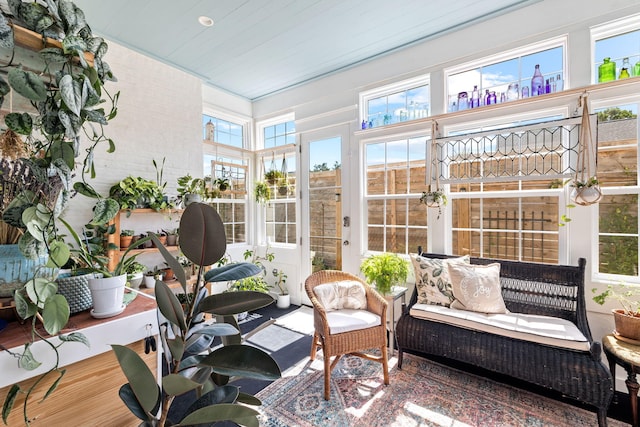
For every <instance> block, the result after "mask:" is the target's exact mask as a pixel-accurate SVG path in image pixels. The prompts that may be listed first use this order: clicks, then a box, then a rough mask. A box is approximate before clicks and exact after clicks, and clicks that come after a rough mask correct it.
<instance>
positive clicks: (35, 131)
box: [0, 0, 119, 425]
mask: <svg viewBox="0 0 640 427" xmlns="http://www.w3.org/2000/svg"><path fill="white" fill-rule="evenodd" d="M0 12H1V13H0V48H2V49H4V50H8V51H9V52H10V54H9V57H11V58H13V56H14V55H13V53H15V51H16V49H17V48H16V45H15V44H14V34H24V33H25V30H24V28H26V29H28V30H30V31H32V32H33V33H31V34H32V36H34V39H36V40H42V43H43V44H42V49H41V50H39V52H38V57H37V59H38V60H37V61H35V62H36V63H35V64H29V69H27V67H26V66H24V65H23V64H20V63H14V62H11V61H10V62H9V63H8V64H4V69H5V70H7V74H6V76H7V79H6V80H5V78H3V77H2V75H0V105H1V104H2V103H4V101H5V97H7V96H8V95H11V96H13V99H16V98H17V97H18V96H19V97H22V98H23V99H25V100H26V101H27V102H28V104H30V106H31V107H30V112H26V111H18V112H10V113H9V114H7V115H6V116H5V119H4V122H5V125H6V130H5V131H4V132H3V134H2V135H0V140H2V141H4V142H5V143H6V142H7V141H9V142H12V143H13V145H14V146H15V144H16V143H18V141H19V143H23V146H24V147H25V150H24V151H23V152H21V153H19V154H18V155H16V156H6V155H5V151H4V150H3V152H2V156H0V157H1V158H0V184H1V185H2V186H3V188H4V189H5V190H6V189H7V188H9V189H10V193H9V194H8V193H7V192H6V191H5V192H4V195H5V197H4V200H2V201H1V203H0V214H1V215H2V221H1V224H0V231H1V232H0V236H4V237H3V239H4V238H7V239H9V238H10V239H11V241H6V240H2V241H0V244H5V243H12V242H13V241H14V240H15V238H16V236H19V238H18V245H19V247H20V250H21V252H22V253H23V254H24V256H25V257H27V258H35V257H38V256H39V255H42V254H47V255H48V264H47V267H50V268H52V269H55V268H59V267H61V266H63V265H64V264H65V263H66V262H67V260H68V259H69V255H70V248H69V246H68V245H67V243H65V241H64V239H63V236H62V235H61V234H60V233H59V231H58V219H59V215H60V213H61V212H62V211H63V209H64V207H65V205H66V202H67V201H68V199H69V196H70V194H71V192H72V190H75V191H77V192H79V193H81V194H84V195H87V196H90V197H94V198H96V199H98V202H97V204H96V211H95V215H94V220H93V221H92V222H94V223H96V224H104V223H106V222H107V221H108V218H106V217H105V216H104V215H105V214H106V213H108V212H113V211H114V210H115V211H116V212H117V210H118V207H117V202H115V201H113V200H111V199H103V198H100V197H99V195H98V194H97V192H96V191H95V190H94V189H93V188H92V187H91V185H90V184H89V183H88V181H87V179H88V178H93V177H94V176H95V167H94V163H93V158H94V156H93V154H94V151H95V149H96V148H97V147H98V146H100V145H104V146H105V147H106V148H107V151H108V152H112V151H113V150H114V149H115V144H114V142H113V141H112V140H111V139H109V138H108V137H107V136H105V134H104V126H105V125H107V124H108V122H109V121H110V120H111V119H113V118H114V117H115V116H116V112H117V109H116V104H117V99H118V96H119V94H118V93H116V94H115V95H111V94H110V93H109V92H107V90H106V89H105V87H104V85H105V83H106V82H107V81H109V80H115V79H114V76H113V74H112V72H111V70H110V68H109V65H108V64H107V63H106V62H105V61H104V59H103V58H104V55H105V53H106V52H107V48H108V47H107V44H106V42H105V41H104V40H103V39H102V38H100V37H94V36H93V34H92V32H91V29H90V27H89V26H88V25H87V23H86V21H85V18H84V13H83V12H82V11H81V10H80V9H79V8H77V7H76V6H75V4H74V3H73V2H71V1H67V0H46V1H44V2H22V1H21V0H9V1H8V2H7V3H6V5H4V6H3V7H2V9H1V10H0ZM27 33H28V32H27ZM31 70H33V71H31ZM11 92H13V93H11ZM105 107H106V108H105ZM81 140H84V141H85V142H84V143H83V144H84V145H85V147H84V148H83V149H81V142H82V141H81ZM76 165H81V166H80V167H78V168H77V167H76ZM76 169H78V170H76ZM74 175H75V176H77V177H78V178H79V179H78V181H77V182H76V183H75V184H73V187H72V185H71V182H72V177H73V176H74ZM7 194H8V195H7ZM114 208H115V209H114ZM56 290H57V285H56V282H55V280H54V277H37V275H36V274H35V272H34V278H33V279H31V280H29V281H28V282H27V283H26V285H25V286H24V288H23V289H21V290H18V291H17V292H16V294H15V301H16V309H17V312H18V315H19V316H20V317H22V318H23V319H28V320H29V321H30V326H31V335H30V339H29V341H28V342H26V343H25V345H24V349H23V350H22V352H21V353H20V354H14V356H15V357H16V359H17V360H18V365H19V366H20V367H22V368H24V369H28V370H33V369H35V368H37V367H38V366H39V365H40V362H39V361H38V358H39V357H37V355H35V354H32V352H31V346H32V344H33V342H34V341H36V340H44V341H45V342H46V343H47V344H48V348H51V349H52V351H54V352H55V360H59V358H58V356H59V355H58V348H59V346H60V345H62V344H63V343H65V342H68V341H78V342H84V343H85V344H87V342H86V338H85V337H84V336H83V335H82V334H80V333H71V334H68V335H59V333H60V331H61V330H62V328H63V327H64V326H65V325H66V324H67V322H68V319H69V306H68V303H67V301H66V300H65V298H64V297H62V296H61V295H58V294H56ZM38 322H41V323H42V324H43V326H44V328H45V331H46V334H42V333H41V332H39V331H38V328H37V327H36V326H37V323H38ZM49 375H57V376H58V378H57V380H56V381H55V382H54V383H53V385H52V386H51V387H50V389H49V390H48V392H47V393H46V396H48V395H50V394H51V393H52V392H53V391H54V390H55V389H56V387H57V385H58V384H59V382H60V380H61V379H62V376H63V375H64V369H61V368H60V367H59V365H58V363H57V362H56V363H55V364H54V366H52V367H51V368H50V369H49V370H48V371H47V372H46V373H44V374H43V375H41V376H40V377H38V380H37V381H36V382H35V384H34V385H33V386H31V387H28V388H24V389H23V388H22V387H21V386H20V385H19V384H14V385H13V386H12V387H11V388H10V391H9V393H8V394H7V396H6V398H5V401H4V404H3V410H2V417H3V420H4V422H5V423H6V422H7V418H8V414H9V413H10V411H11V410H12V408H13V406H14V403H15V402H16V398H17V397H18V395H20V394H25V399H24V403H23V405H22V413H23V414H24V422H25V424H27V425H28V424H29V423H30V419H29V416H28V411H27V406H28V402H29V397H30V395H31V393H32V392H33V391H34V390H35V388H36V387H37V386H38V385H39V384H41V383H42V380H43V379H44V378H45V377H48V376H49Z"/></svg>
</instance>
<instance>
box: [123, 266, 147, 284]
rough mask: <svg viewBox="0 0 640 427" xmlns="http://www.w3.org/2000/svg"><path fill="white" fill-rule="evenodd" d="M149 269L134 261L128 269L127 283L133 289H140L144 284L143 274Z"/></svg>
mask: <svg viewBox="0 0 640 427" xmlns="http://www.w3.org/2000/svg"><path fill="white" fill-rule="evenodd" d="M146 269H147V267H145V265H144V264H141V263H139V262H138V261H134V262H132V263H131V264H129V265H128V266H127V268H126V273H127V281H128V283H129V286H130V287H131V288H133V289H138V288H139V287H140V285H141V284H142V278H143V272H144V271H145V270H146Z"/></svg>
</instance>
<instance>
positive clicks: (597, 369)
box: [396, 254, 613, 427]
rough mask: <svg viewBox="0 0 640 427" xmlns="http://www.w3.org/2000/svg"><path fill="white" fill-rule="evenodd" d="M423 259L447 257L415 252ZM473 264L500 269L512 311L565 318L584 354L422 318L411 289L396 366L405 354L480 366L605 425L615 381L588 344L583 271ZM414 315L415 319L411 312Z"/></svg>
mask: <svg viewBox="0 0 640 427" xmlns="http://www.w3.org/2000/svg"><path fill="white" fill-rule="evenodd" d="M421 256H423V257H428V258H438V259H444V258H451V257H450V256H447V255H441V254H421ZM470 261H471V263H472V264H484V265H487V264H490V263H495V262H498V263H500V286H501V289H502V296H503V299H504V302H505V305H506V307H507V309H508V310H509V312H510V313H524V314H531V315H542V316H552V317H555V318H561V319H567V320H569V321H570V322H572V323H573V324H575V326H577V328H578V329H579V331H580V332H582V334H583V335H584V337H585V338H586V340H585V342H583V343H582V344H583V345H584V347H585V348H584V349H580V350H578V349H570V348H563V347H558V346H555V345H549V344H541V343H539V342H531V341H528V340H523V339H516V338H512V337H509V336H505V335H502V334H501V333H494V332H487V331H483V330H481V329H483V328H479V329H478V330H476V329H474V328H473V327H468V326H465V327H461V326H456V325H454V324H450V323H449V322H447V321H443V320H442V319H439V320H430V319H424V318H421V317H419V316H415V315H412V314H411V311H412V307H414V306H415V305H416V303H417V289H416V290H414V292H413V295H412V297H411V300H410V302H409V305H408V306H405V307H403V312H402V315H401V317H400V319H399V320H398V324H397V326H396V337H397V344H398V349H399V354H398V366H399V367H400V368H402V357H403V354H404V353H405V352H409V353H414V354H418V355H425V354H426V355H435V356H440V357H444V358H446V359H451V360H455V361H458V362H463V363H465V364H468V365H472V366H477V367H481V368H483V369H486V370H488V371H493V372H497V373H500V374H504V375H507V376H510V377H513V378H516V379H518V380H522V381H525V382H529V383H533V384H536V385H538V386H542V387H545V388H549V389H552V390H555V391H558V392H560V393H562V394H563V395H565V396H568V397H571V398H573V399H576V400H578V401H580V402H583V403H586V404H588V405H592V406H594V407H595V408H597V416H598V424H599V426H600V427H604V426H606V425H607V409H608V407H609V403H610V402H611V399H612V397H613V380H612V377H611V373H610V372H609V369H608V368H607V367H606V366H605V365H604V363H603V362H602V360H601V350H602V349H601V344H600V342H596V341H593V339H592V337H591V332H590V330H589V324H588V323H587V315H586V307H585V295H584V271H585V265H586V261H585V259H583V258H581V259H580V260H579V261H578V266H567V265H549V264H537V263H528V262H516V261H503V260H495V259H487V258H473V257H471V259H470ZM414 313H416V312H415V311H414Z"/></svg>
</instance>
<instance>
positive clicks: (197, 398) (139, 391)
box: [112, 203, 281, 427]
mask: <svg viewBox="0 0 640 427" xmlns="http://www.w3.org/2000/svg"><path fill="white" fill-rule="evenodd" d="M180 232H181V235H182V236H183V238H182V239H180V250H181V251H182V253H183V254H184V256H185V257H187V258H188V259H189V260H190V261H191V262H193V263H194V264H196V265H197V266H198V276H197V277H196V279H195V282H194V283H193V285H187V280H186V277H185V275H184V271H183V270H182V269H181V268H180V263H179V262H178V260H177V259H176V258H175V257H174V256H172V255H171V254H170V253H169V251H168V250H167V249H166V248H164V247H163V246H162V245H159V248H160V252H161V253H162V255H163V257H164V258H165V261H166V262H167V264H169V265H170V266H171V267H172V268H173V270H174V273H176V276H177V278H178V281H179V282H180V285H181V287H182V292H181V293H183V294H184V297H182V301H181V300H180V299H178V297H177V296H176V295H175V293H174V292H173V291H172V290H171V289H170V288H169V287H168V286H167V285H166V284H165V283H164V282H161V281H159V282H157V283H156V289H155V296H156V301H157V304H158V309H159V310H160V313H161V314H162V315H163V316H164V318H165V319H166V322H167V327H166V328H164V329H163V330H161V332H160V333H161V335H162V340H163V342H165V343H167V344H168V345H166V346H165V347H164V356H165V357H162V358H161V363H163V372H166V374H165V376H164V377H163V378H162V382H161V384H162V388H161V387H158V381H157V379H156V378H155V375H154V373H153V372H152V371H151V370H150V369H149V367H148V366H147V365H146V364H145V363H144V361H143V360H142V359H141V358H140V356H139V355H138V354H137V353H136V352H135V351H133V350H131V349H129V348H128V347H126V346H121V345H113V346H112V347H113V350H114V352H115V354H116V357H117V359H118V362H119V364H120V367H121V368H122V370H123V372H124V374H125V376H126V377H127V380H128V382H127V383H126V384H124V385H123V386H122V387H121V389H120V393H119V395H120V398H121V399H122V400H123V402H124V403H125V404H126V406H127V407H128V408H129V409H130V410H131V411H132V412H133V413H134V414H136V415H137V416H138V417H139V418H140V419H141V420H142V421H143V423H145V424H147V425H155V426H159V427H162V426H165V425H177V424H179V425H197V424H209V423H215V422H217V421H221V420H230V421H233V422H235V423H238V424H242V425H258V418H257V417H258V415H259V413H258V411H256V410H255V409H253V408H251V406H252V405H253V404H258V401H257V400H255V399H254V398H253V396H251V395H248V394H244V393H239V391H240V389H239V387H237V386H236V385H234V384H233V383H232V382H229V380H230V377H231V376H233V377H234V378H238V377H249V378H259V379H263V380H274V379H277V378H279V377H280V375H281V374H280V369H279V368H278V366H277V364H276V363H275V361H274V360H273V359H272V358H271V356H269V355H268V354H267V353H265V352H264V351H262V350H260V349H258V348H256V347H252V346H248V345H244V344H243V340H242V337H241V335H240V331H239V327H238V323H237V321H236V320H235V318H234V314H237V313H238V312H241V311H246V310H255V309H257V308H260V307H264V306H265V305H268V304H270V303H272V302H273V298H271V297H270V296H269V295H267V294H263V293H260V292H251V291H239V292H228V293H222V294H217V295H208V294H207V288H206V285H207V282H219V281H222V282H224V281H229V280H237V279H241V278H243V277H247V276H251V275H255V274H256V273H258V272H260V268H259V267H257V266H256V265H254V264H251V263H246V262H244V263H231V264H227V265H223V266H222V267H217V268H213V269H211V270H209V271H207V273H206V274H205V273H204V269H203V268H202V267H203V266H208V265H214V264H216V262H217V261H218V260H219V259H220V258H222V257H223V256H224V254H225V252H226V236H225V232H224V225H223V223H222V220H221V219H220V216H219V215H218V214H217V212H216V211H215V209H213V208H212V207H211V206H208V205H206V204H203V203H192V204H190V205H188V206H187V208H186V209H185V211H184V213H183V215H182V218H181V221H180ZM152 238H154V239H155V236H152ZM156 243H158V242H156ZM204 313H211V314H213V315H214V316H215V318H216V322H215V323H213V324H211V325H207V324H204V323H203V322H202V320H203V319H202V318H203V314H204ZM216 336H221V340H222V344H223V345H222V346H221V347H217V346H216V348H215V349H214V344H213V343H214V338H215V337H216ZM238 361H242V363H238ZM190 391H194V393H189V394H186V393H187V392H190ZM182 394H185V399H189V398H190V399H191V401H190V402H187V404H186V406H185V408H186V410H184V411H179V414H178V415H177V417H178V418H176V419H169V414H170V409H171V405H172V403H173V401H174V399H175V397H176V396H178V395H182ZM223 402H224V403H223ZM238 402H243V403H244V404H243V405H236V403H238ZM183 405H184V401H183ZM232 405H233V406H232ZM157 408H161V409H160V412H159V413H158V412H157ZM156 414H157V415H156Z"/></svg>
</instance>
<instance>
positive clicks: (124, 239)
mask: <svg viewBox="0 0 640 427" xmlns="http://www.w3.org/2000/svg"><path fill="white" fill-rule="evenodd" d="M134 234H136V233H135V231H133V230H129V229H125V230H121V231H120V247H121V248H122V249H127V248H128V247H129V245H131V242H132V240H133V235H134Z"/></svg>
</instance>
